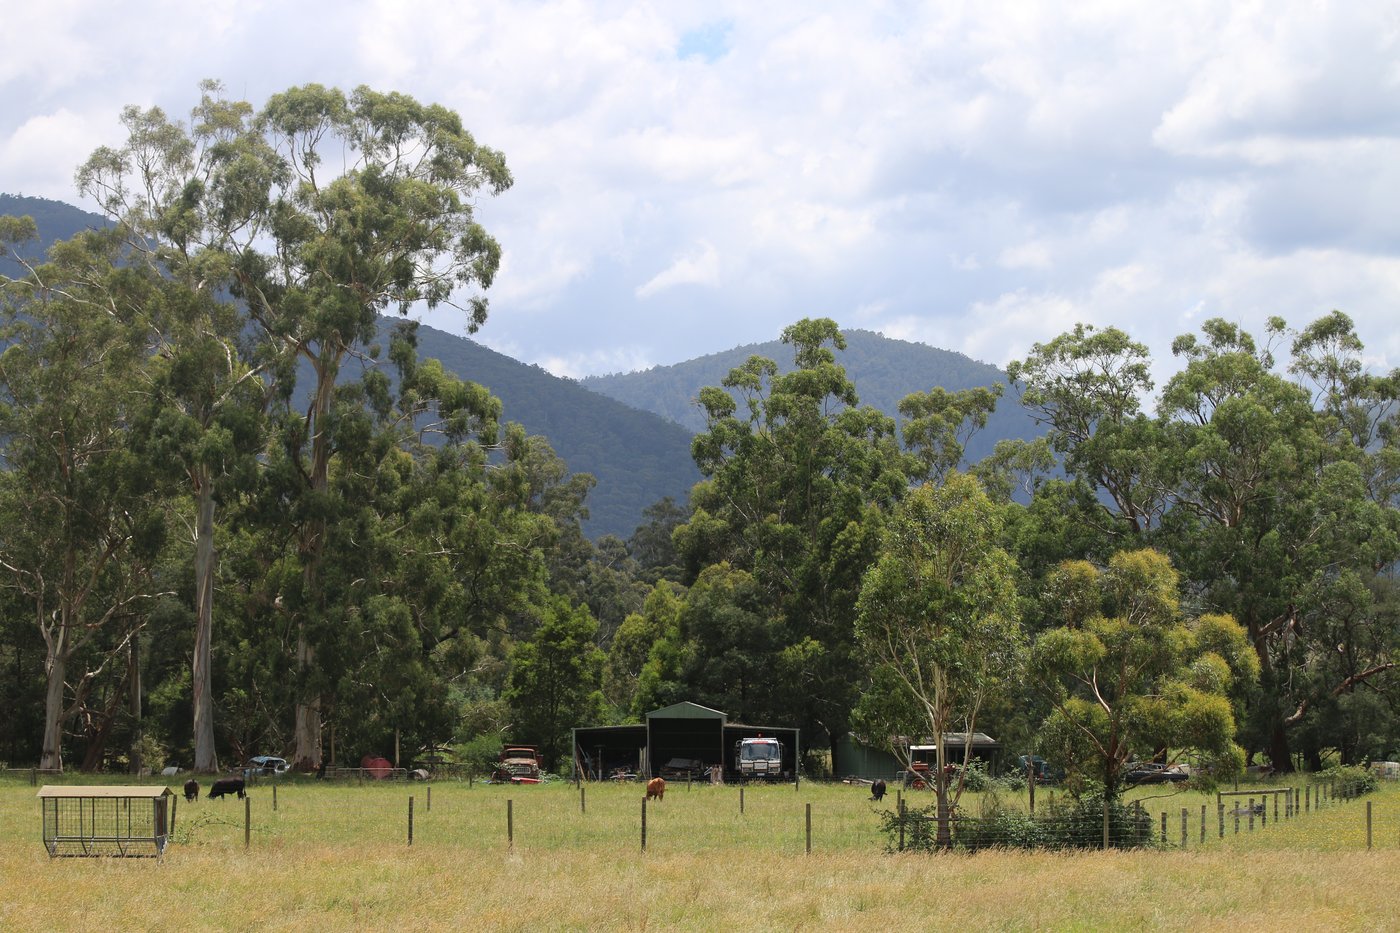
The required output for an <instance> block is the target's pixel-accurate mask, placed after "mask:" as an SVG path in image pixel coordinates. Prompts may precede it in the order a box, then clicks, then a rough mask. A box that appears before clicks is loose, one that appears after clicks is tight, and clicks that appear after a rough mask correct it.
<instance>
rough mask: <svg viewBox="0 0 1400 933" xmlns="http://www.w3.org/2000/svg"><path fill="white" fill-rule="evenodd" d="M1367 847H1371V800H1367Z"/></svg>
mask: <svg viewBox="0 0 1400 933" xmlns="http://www.w3.org/2000/svg"><path fill="white" fill-rule="evenodd" d="M1366 848H1367V849H1368V850H1369V849H1370V848H1371V801H1369V800H1368V801H1366Z"/></svg>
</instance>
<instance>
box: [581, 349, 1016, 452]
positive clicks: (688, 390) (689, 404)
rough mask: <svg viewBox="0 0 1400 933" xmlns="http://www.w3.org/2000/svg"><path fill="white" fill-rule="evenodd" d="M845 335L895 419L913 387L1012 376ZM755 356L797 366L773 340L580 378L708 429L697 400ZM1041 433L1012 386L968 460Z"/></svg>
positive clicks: (863, 389)
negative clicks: (998, 445)
mask: <svg viewBox="0 0 1400 933" xmlns="http://www.w3.org/2000/svg"><path fill="white" fill-rule="evenodd" d="M842 333H843V334H844V335H845V337H846V350H845V351H844V352H841V353H837V355H836V361H837V362H838V363H840V364H841V365H842V366H844V367H846V373H847V375H849V376H850V378H851V380H852V381H853V382H854V383H855V386H856V393H857V394H858V395H859V396H860V400H861V403H862V404H865V405H873V406H874V407H876V408H878V409H880V410H881V411H883V412H885V413H886V414H888V415H890V416H891V417H894V418H896V419H897V418H898V417H899V411H898V406H899V400H900V399H902V398H904V396H906V395H908V394H909V393H911V392H927V391H928V390H929V389H932V388H934V387H935V386H941V387H943V388H944V389H947V390H949V391H956V390H958V389H971V388H975V387H977V386H987V385H993V384H995V383H1005V382H1006V374H1005V373H1004V372H1002V371H1001V370H1000V369H997V368H996V367H995V366H992V365H989V364H987V363H979V362H977V361H976V360H973V359H970V358H968V357H966V356H964V355H962V354H961V353H954V352H952V351H950V350H939V349H935V348H934V347H930V346H927V345H925V344H922V343H911V342H909V341H907V340H894V339H892V338H889V337H884V336H881V335H880V334H877V333H874V332H872V331H868V330H847V331H842ZM755 355H757V356H763V357H767V358H768V359H771V360H773V361H774V362H776V363H777V364H778V366H779V368H780V369H781V370H782V371H784V372H787V371H790V370H791V369H792V348H791V347H790V346H786V345H784V344H783V343H782V342H781V341H778V340H774V341H770V342H768V343H758V344H750V345H748V346H743V347H736V348H735V349H733V350H725V351H723V352H722V353H712V354H710V355H708V356H702V357H699V358H697V359H693V360H688V361H686V362H684V363H676V364H675V365H673V366H654V367H652V368H651V369H647V370H643V371H641V372H634V373H623V374H618V375H609V376H589V377H588V378H586V379H583V380H581V384H582V385H583V386H585V387H586V388H589V389H592V390H593V391H595V392H600V393H602V394H603V395H608V396H611V397H613V398H615V399H617V400H618V401H620V402H624V403H626V404H628V405H631V406H633V407H636V408H644V409H646V410H648V411H653V412H655V413H656V414H658V415H661V416H663V417H665V418H669V419H671V420H672V421H675V422H676V423H678V424H681V425H684V426H685V427H687V428H689V429H690V430H691V431H695V432H699V431H703V430H704V429H705V418H704V414H703V412H702V411H701V410H700V408H699V406H698V405H697V404H696V401H695V400H696V398H697V397H698V396H699V394H700V389H702V388H703V387H705V386H710V385H719V384H720V382H721V381H722V380H723V379H724V377H725V376H726V375H728V373H729V371H730V370H731V369H733V368H734V367H736V366H739V365H740V364H742V363H743V362H744V361H745V360H747V359H748V358H749V357H750V356H755ZM1040 433H1041V432H1040V430H1039V429H1037V427H1036V426H1035V424H1034V423H1033V422H1032V421H1031V419H1030V416H1029V415H1027V414H1026V413H1025V411H1024V410H1023V409H1022V408H1021V406H1020V405H1019V404H1018V403H1017V401H1016V398H1015V393H1014V392H1008V394H1007V395H1006V396H1003V398H1002V400H1001V401H1000V402H999V403H998V405H997V411H996V412H995V413H994V414H993V415H992V417H991V418H990V419H988V421H987V427H986V429H985V430H984V431H980V432H979V433H978V434H977V435H976V436H975V437H974V438H973V439H972V443H971V444H969V445H968V450H967V458H968V460H969V461H976V460H980V459H982V458H983V457H985V456H986V455H987V454H989V453H991V451H992V447H993V446H994V445H995V444H996V442H997V441H998V440H1001V439H1003V438H1012V437H1019V438H1026V439H1031V438H1035V437H1038V436H1039V435H1040Z"/></svg>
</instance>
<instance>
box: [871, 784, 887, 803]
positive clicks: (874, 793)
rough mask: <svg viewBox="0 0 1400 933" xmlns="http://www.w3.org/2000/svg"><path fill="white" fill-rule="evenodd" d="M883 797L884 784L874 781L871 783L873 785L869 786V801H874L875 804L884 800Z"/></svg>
mask: <svg viewBox="0 0 1400 933" xmlns="http://www.w3.org/2000/svg"><path fill="white" fill-rule="evenodd" d="M884 796H885V782H884V781H876V782H875V783H873V784H871V785H870V799H871V800H874V801H876V802H879V801H880V800H882V799H884Z"/></svg>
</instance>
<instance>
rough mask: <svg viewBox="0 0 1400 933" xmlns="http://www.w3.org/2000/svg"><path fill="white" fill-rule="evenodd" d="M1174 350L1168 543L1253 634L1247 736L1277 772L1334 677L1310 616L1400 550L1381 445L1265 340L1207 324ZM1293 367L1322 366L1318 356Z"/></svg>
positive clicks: (1332, 394)
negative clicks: (1384, 484)
mask: <svg viewBox="0 0 1400 933" xmlns="http://www.w3.org/2000/svg"><path fill="white" fill-rule="evenodd" d="M1335 323H1336V322H1334V324H1335ZM1325 329H1329V326H1328V325H1326V324H1325V323H1324V324H1322V325H1315V326H1314V327H1312V328H1309V329H1308V331H1306V332H1305V334H1304V335H1302V336H1301V337H1300V338H1299V342H1298V349H1299V350H1300V351H1303V352H1304V353H1305V354H1306V353H1307V351H1308V348H1309V347H1315V346H1317V343H1316V337H1317V336H1318V335H1319V334H1320V333H1321V331H1322V330H1325ZM1332 332H1333V333H1334V334H1336V333H1337V331H1336V330H1335V329H1333V330H1332ZM1285 333H1286V328H1285V325H1284V323H1283V322H1282V321H1281V320H1278V319H1274V320H1272V321H1271V322H1270V325H1269V336H1270V338H1271V339H1272V340H1282V339H1283V337H1284V335H1285ZM1309 335H1312V336H1311V337H1310V336H1309ZM1173 349H1174V351H1175V352H1176V353H1177V355H1179V356H1181V357H1183V358H1184V359H1185V360H1186V365H1185V367H1184V368H1183V369H1182V370H1181V371H1180V372H1179V373H1177V374H1176V375H1174V376H1173V377H1172V378H1171V380H1169V382H1168V383H1167V385H1166V387H1165V388H1164V390H1163V393H1162V399H1161V402H1160V405H1159V412H1160V416H1161V418H1162V422H1163V429H1164V431H1165V432H1166V435H1167V436H1168V437H1169V438H1170V443H1169V445H1168V449H1169V450H1170V451H1171V455H1170V457H1168V458H1165V460H1166V463H1167V472H1166V475H1167V477H1168V488H1169V490H1170V492H1169V498H1170V502H1171V513H1170V516H1169V519H1168V521H1167V522H1165V523H1164V527H1163V529H1162V531H1163V535H1162V541H1163V546H1164V547H1166V548H1169V549H1170V551H1171V553H1172V554H1173V555H1174V557H1175V558H1176V560H1177V561H1178V563H1179V565H1180V566H1181V567H1182V569H1183V571H1184V572H1185V573H1186V574H1187V575H1188V576H1189V577H1190V578H1191V580H1192V581H1193V583H1194V584H1195V586H1196V587H1197V588H1198V590H1199V592H1200V594H1201V598H1202V599H1203V600H1204V601H1205V603H1206V604H1207V605H1210V606H1212V607H1215V608H1217V609H1220V610H1222V611H1226V612H1230V613H1232V614H1234V615H1235V616H1236V617H1237V618H1238V619H1239V620H1240V622H1241V623H1242V624H1243V625H1244V626H1245V627H1246V629H1247V630H1248V632H1249V635H1250V639H1251V641H1252V643H1253V645H1254V648H1255V651H1256V653H1257V655H1258V660H1259V664H1260V669H1261V674H1260V683H1261V688H1262V691H1263V693H1262V696H1261V699H1260V703H1259V704H1258V708H1257V710H1256V715H1255V717H1254V727H1255V735H1254V737H1253V738H1254V741H1255V743H1256V747H1258V746H1262V747H1264V748H1266V749H1267V750H1268V752H1269V757H1270V760H1271V761H1272V763H1273V765H1274V767H1275V768H1277V769H1279V770H1290V769H1291V768H1292V767H1293V764H1292V754H1291V744H1290V741H1289V734H1288V733H1289V729H1290V727H1291V726H1292V725H1293V724H1295V723H1296V722H1298V720H1299V719H1300V718H1301V717H1302V716H1303V715H1304V713H1305V712H1306V709H1307V707H1308V705H1309V703H1311V702H1313V698H1315V697H1318V696H1320V695H1321V694H1323V693H1325V692H1326V691H1327V690H1330V689H1332V687H1334V686H1336V685H1323V684H1322V683H1320V682H1318V681H1317V679H1316V677H1315V676H1314V674H1315V673H1316V671H1317V665H1316V664H1315V663H1314V661H1315V659H1316V651H1317V650H1318V649H1320V650H1323V651H1328V650H1331V648H1332V646H1331V645H1326V644H1320V643H1318V642H1317V641H1315V640H1314V639H1315V636H1316V635H1318V634H1321V633H1322V632H1323V631H1327V630H1329V629H1330V627H1331V626H1330V625H1328V624H1326V623H1325V622H1320V621H1315V620H1316V617H1317V615H1318V614H1319V613H1320V614H1322V615H1326V614H1327V613H1328V609H1327V607H1328V605H1329V604H1331V603H1334V602H1335V601H1336V599H1337V596H1336V595H1335V594H1332V591H1333V590H1334V589H1335V588H1336V587H1338V586H1341V587H1343V589H1347V588H1349V587H1350V586H1351V584H1349V583H1348V579H1349V576H1350V575H1353V574H1356V573H1361V574H1362V575H1363V576H1370V575H1372V574H1374V573H1376V572H1377V571H1378V570H1380V569H1381V568H1382V567H1384V566H1386V565H1388V564H1389V563H1391V562H1392V561H1394V560H1395V559H1396V557H1397V556H1400V536H1397V530H1400V525H1398V524H1397V513H1396V512H1395V510H1394V509H1393V508H1391V507H1389V506H1388V505H1387V504H1385V503H1383V502H1381V501H1377V498H1376V497H1375V496H1374V495H1373V493H1372V490H1373V489H1375V488H1377V487H1376V485H1375V484H1376V482H1377V479H1378V477H1379V476H1380V475H1381V474H1382V473H1383V469H1382V470H1381V471H1379V472H1378V471H1377V470H1376V469H1374V468H1373V465H1374V464H1375V463H1376V462H1377V460H1378V458H1380V457H1383V456H1384V451H1383V450H1376V449H1368V447H1367V446H1363V445H1368V444H1370V441H1369V440H1368V439H1367V436H1368V434H1369V431H1368V430H1367V429H1366V428H1364V427H1363V426H1364V425H1366V424H1368V423H1370V422H1369V420H1368V417H1367V416H1365V415H1362V414H1361V413H1360V411H1351V412H1348V411H1347V410H1346V409H1347V408H1348V406H1349V405H1350V404H1351V403H1349V402H1348V401H1347V400H1346V399H1344V398H1339V397H1338V395H1337V390H1338V388H1339V387H1338V386H1337V385H1336V384H1332V388H1330V389H1328V390H1327V392H1326V393H1325V394H1324V397H1323V398H1322V399H1321V400H1320V403H1319V401H1316V400H1315V399H1314V397H1313V395H1312V394H1311V393H1310V392H1309V391H1308V389H1307V388H1306V387H1305V386H1304V385H1300V384H1299V383H1297V382H1294V381H1292V380H1290V379H1288V378H1287V377H1285V376H1283V375H1281V374H1279V373H1277V372H1275V359H1274V355H1273V352H1272V349H1271V347H1270V346H1268V345H1267V344H1266V345H1262V346H1261V345H1259V344H1258V343H1256V341H1255V340H1254V338H1253V337H1252V335H1250V334H1248V333H1246V332H1244V331H1243V330H1241V329H1239V328H1238V327H1236V326H1235V325H1233V324H1229V323H1227V322H1224V321H1220V320H1211V321H1207V322H1206V323H1205V324H1204V325H1203V328H1202V336H1201V337H1200V338H1197V337H1196V336H1194V335H1186V336H1183V337H1181V338H1178V340H1177V341H1176V343H1175V344H1174V346H1173ZM1296 366H1297V367H1298V368H1299V369H1300V370H1303V371H1305V372H1307V371H1309V370H1311V371H1312V372H1315V373H1318V374H1319V375H1322V373H1321V371H1320V370H1319V369H1318V368H1317V367H1316V360H1315V358H1312V357H1309V356H1304V357H1302V358H1300V359H1299V361H1298V363H1297V364H1296ZM1325 380H1326V377H1325V376H1324V381H1325ZM1357 408H1358V409H1362V410H1369V409H1370V408H1371V406H1370V405H1369V404H1365V403H1359V404H1357ZM1358 431H1360V434H1359V435H1358V433H1357V432H1358ZM1358 439H1359V440H1360V442H1359V443H1358ZM1391 660H1392V659H1391V658H1389V657H1382V658H1380V659H1378V663H1377V664H1376V665H1375V669H1374V670H1372V671H1370V672H1369V673H1365V671H1364V670H1357V671H1353V672H1352V674H1350V675H1348V676H1357V680H1356V681H1353V682H1352V683H1353V684H1354V683H1356V682H1359V681H1360V680H1365V679H1367V678H1369V677H1372V676H1376V675H1378V674H1382V673H1384V672H1385V671H1388V670H1389V669H1390V667H1389V666H1387V665H1388V663H1389V662H1390V661H1391ZM1368 667H1369V665H1368ZM1358 675H1361V676H1358Z"/></svg>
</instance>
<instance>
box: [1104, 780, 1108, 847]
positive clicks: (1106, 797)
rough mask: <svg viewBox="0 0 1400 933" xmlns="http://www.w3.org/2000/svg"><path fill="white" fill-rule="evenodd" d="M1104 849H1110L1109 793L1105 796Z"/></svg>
mask: <svg viewBox="0 0 1400 933" xmlns="http://www.w3.org/2000/svg"><path fill="white" fill-rule="evenodd" d="M1103 850H1104V851H1105V852H1107V851H1108V795H1107V794H1105V795H1104V798H1103Z"/></svg>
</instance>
